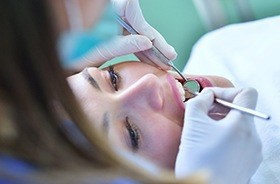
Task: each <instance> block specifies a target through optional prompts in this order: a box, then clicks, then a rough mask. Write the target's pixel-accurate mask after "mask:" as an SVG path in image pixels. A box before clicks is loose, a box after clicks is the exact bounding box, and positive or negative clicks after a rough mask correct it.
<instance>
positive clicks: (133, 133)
mask: <svg viewBox="0 0 280 184" xmlns="http://www.w3.org/2000/svg"><path fill="white" fill-rule="evenodd" d="M125 125H126V129H127V131H128V133H129V136H130V140H131V146H132V148H133V150H134V151H137V150H138V149H139V130H138V128H136V127H135V126H134V125H132V124H131V123H130V122H129V120H128V117H126V119H125Z"/></svg>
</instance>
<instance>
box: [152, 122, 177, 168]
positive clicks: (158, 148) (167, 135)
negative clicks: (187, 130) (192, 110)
mask: <svg viewBox="0 0 280 184" xmlns="http://www.w3.org/2000/svg"><path fill="white" fill-rule="evenodd" d="M160 120H161V122H160ZM156 121H157V122H156ZM181 131H182V129H181V127H179V126H178V125H176V124H174V122H171V121H169V120H166V119H164V118H163V119H160V118H157V120H155V121H154V124H153V125H151V126H149V130H148V133H149V141H148V142H147V144H148V145H147V146H148V147H149V150H148V151H149V154H150V157H151V158H152V159H153V160H155V161H156V162H157V164H159V165H161V166H164V167H168V168H173V167H174V164H175V160H176V156H177V153H178V149H179V143H180V137H181Z"/></svg>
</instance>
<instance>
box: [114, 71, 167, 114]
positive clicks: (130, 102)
mask: <svg viewBox="0 0 280 184" xmlns="http://www.w3.org/2000/svg"><path fill="white" fill-rule="evenodd" d="M119 100H120V103H121V104H122V105H123V106H125V107H131V108H145V109H148V108H150V109H153V110H156V111H158V110H160V109H161V108H162V106H163V93H162V86H161V83H160V80H159V78H158V77H157V76H155V75H153V74H147V75H145V76H143V77H141V78H140V79H139V80H137V81H136V82H135V83H134V84H132V85H131V86H129V87H128V88H126V89H125V90H124V91H123V92H122V93H121V94H120V96H119Z"/></svg>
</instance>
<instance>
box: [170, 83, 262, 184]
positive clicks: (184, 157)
mask: <svg viewBox="0 0 280 184" xmlns="http://www.w3.org/2000/svg"><path fill="white" fill-rule="evenodd" d="M214 96H215V97H217V98H221V99H224V100H227V101H230V102H233V103H235V104H238V105H241V106H243V107H248V108H251V109H254V108H255V106H256V101H257V92H256V90H254V89H252V88H245V89H235V88H227V89H225V88H224V89H223V88H209V89H204V90H203V91H202V93H201V94H200V95H198V96H197V97H195V98H193V99H191V100H189V101H188V102H187V103H186V113H185V120H184V127H183V131H182V136H181V143H180V147H179V153H178V155H177V159H176V166H175V174H176V176H177V177H179V178H180V177H184V176H186V175H188V174H191V173H193V172H195V171H199V170H200V169H207V170H208V171H210V174H211V175H210V176H211V178H210V181H211V183H215V184H216V183H227V184H231V183H238V184H242V183H247V182H248V181H249V180H250V178H251V176H252V175H253V174H254V173H255V171H256V170H257V168H258V166H259V164H260V162H261V160H262V152H261V142H260V139H259V136H258V134H257V132H256V129H255V125H254V119H253V116H250V115H247V114H243V113H241V112H239V111H236V110H230V111H229V113H228V114H227V115H226V117H225V118H223V119H221V120H219V121H216V120H214V119H212V118H210V117H209V116H208V111H209V110H210V109H211V108H212V106H213V101H214Z"/></svg>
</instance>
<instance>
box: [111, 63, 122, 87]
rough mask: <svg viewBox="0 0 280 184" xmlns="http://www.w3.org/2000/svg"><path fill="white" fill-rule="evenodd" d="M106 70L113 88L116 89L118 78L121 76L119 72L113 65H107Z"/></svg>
mask: <svg viewBox="0 0 280 184" xmlns="http://www.w3.org/2000/svg"><path fill="white" fill-rule="evenodd" d="M108 72H109V75H110V79H111V83H112V86H113V88H114V89H115V91H118V84H119V82H120V78H121V77H120V75H119V73H118V72H116V71H115V70H114V67H113V66H109V70H108Z"/></svg>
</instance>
